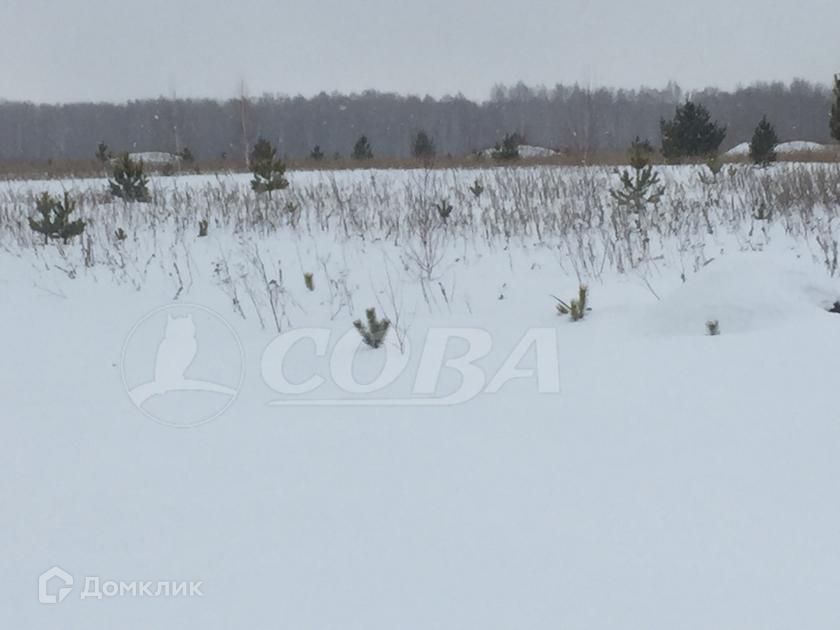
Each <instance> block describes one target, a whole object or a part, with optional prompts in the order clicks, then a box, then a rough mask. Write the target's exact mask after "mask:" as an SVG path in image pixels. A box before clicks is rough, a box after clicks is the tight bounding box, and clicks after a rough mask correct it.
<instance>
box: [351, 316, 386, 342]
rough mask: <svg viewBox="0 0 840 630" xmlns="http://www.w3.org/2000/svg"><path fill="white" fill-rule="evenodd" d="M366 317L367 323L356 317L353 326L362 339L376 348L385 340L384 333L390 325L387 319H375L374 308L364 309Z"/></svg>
mask: <svg viewBox="0 0 840 630" xmlns="http://www.w3.org/2000/svg"><path fill="white" fill-rule="evenodd" d="M365 317H366V318H367V325H365V324H363V323H362V320H360V319H357V320H356V321H355V322H353V326H354V327H355V328H356V330H358V331H359V334H360V335H361V336H362V340H363V341H364V342H365V343H366V344H367V345H368V346H370V347H371V348H378V347H380V346H381V345H382V343H383V342H384V341H385V335H387V334H388V329H389V328H390V327H391V322H390V321H388V320H387V319H377V318H376V309H373V308H369V309H367V311H365Z"/></svg>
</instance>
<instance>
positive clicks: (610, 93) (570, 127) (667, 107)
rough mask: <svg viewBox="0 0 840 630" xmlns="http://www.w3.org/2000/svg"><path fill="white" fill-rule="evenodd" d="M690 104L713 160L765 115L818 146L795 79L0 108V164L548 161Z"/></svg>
mask: <svg viewBox="0 0 840 630" xmlns="http://www.w3.org/2000/svg"><path fill="white" fill-rule="evenodd" d="M688 97H690V99H691V101H692V102H695V103H697V104H700V105H703V106H704V107H705V108H707V109H708V110H709V111H712V112H713V113H714V116H715V118H716V119H717V120H720V121H723V122H724V123H725V125H726V128H727V133H726V137H725V140H724V143H723V146H722V147H721V148H722V149H723V150H725V149H727V148H729V147H730V146H734V145H735V144H738V143H740V142H745V141H749V140H750V139H751V137H752V135H753V132H754V130H755V125H756V121H757V120H759V119H761V118H762V116H765V115H766V116H767V117H768V118H769V119H771V120H772V121H773V124H774V127H775V130H776V133H777V134H778V136H779V138H781V140H783V141H784V140H811V141H815V142H828V141H830V133H829V126H828V120H829V115H830V112H831V108H832V90H831V88H829V87H828V86H825V85H821V84H814V83H810V82H807V81H803V80H794V81H792V82H791V83H789V84H783V83H768V84H756V85H752V86H749V87H742V88H738V89H736V90H732V91H724V90H718V89H713V88H709V89H705V90H702V91H696V92H692V93H690V94H688V93H686V92H684V91H683V90H682V89H680V87H679V86H678V85H677V84H675V83H669V84H668V85H667V86H666V87H665V88H663V89H650V88H642V89H637V90H617V89H608V88H598V89H588V88H586V87H583V86H579V85H574V86H563V85H557V86H555V87H553V88H546V87H529V86H526V85H524V84H522V83H519V84H517V85H514V86H496V87H494V88H493V90H492V91H491V95H490V98H489V99H488V100H486V101H483V102H475V101H472V100H469V99H467V98H465V97H463V96H460V95H458V96H449V97H444V98H440V99H435V98H431V97H428V96H427V97H417V96H401V95H397V94H391V93H381V92H375V91H366V92H363V93H360V94H351V95H342V94H326V93H322V94H319V95H317V96H314V97H311V98H304V97H302V96H296V97H285V96H262V97H259V98H244V97H242V98H235V99H230V100H227V101H215V100H210V99H162V98H161V99H153V100H138V101H130V102H128V103H123V104H108V103H74V104H63V105H43V104H34V103H26V102H8V101H0V161H47V160H83V159H92V158H93V156H94V154H95V152H96V151H97V145H98V143H100V142H101V143H105V144H107V145H108V146H109V147H112V148H113V149H114V150H116V151H138V152H139V151H168V152H171V153H181V152H183V151H184V149H185V148H189V150H190V152H191V154H192V155H193V156H195V159H197V160H202V161H214V162H215V161H223V162H229V163H230V164H231V166H234V165H242V164H245V163H247V161H248V156H249V153H250V151H251V148H252V147H253V146H254V144H255V143H256V141H257V140H258V139H259V138H266V139H268V140H269V141H270V142H271V143H272V145H273V146H275V147H276V148H277V152H278V154H279V155H280V156H282V157H283V158H291V159H297V158H307V157H311V156H313V155H316V156H317V157H318V159H332V158H335V157H351V155H353V154H354V152H357V151H358V150H360V148H359V147H358V146H356V145H357V144H358V142H359V139H360V137H362V136H364V138H365V142H366V143H369V146H370V147H373V150H375V152H376V156H377V157H409V156H411V155H417V154H418V151H417V143H418V133H419V132H420V131H422V132H423V133H424V135H425V136H426V137H425V138H421V139H420V142H421V143H425V142H427V141H428V142H430V143H433V144H434V148H435V151H436V153H437V154H438V155H453V156H461V155H465V154H468V153H471V152H473V151H478V150H482V149H486V148H488V147H493V146H497V147H498V146H499V144H500V142H502V141H503V139H504V138H505V137H506V136H507V135H509V134H516V136H517V138H520V139H522V140H524V142H525V143H528V144H534V145H539V146H544V147H550V148H554V149H557V150H560V151H567V152H574V153H586V152H593V153H594V152H603V151H624V150H625V149H626V147H627V146H629V145H630V144H631V143H632V142H633V140H634V139H635V138H636V137H637V136H641V137H642V138H658V137H659V136H660V131H661V130H660V122H661V120H662V119H665V118H670V117H672V116H673V115H674V111H675V107H676V106H677V105H679V104H680V103H683V102H685V100H686V98H688Z"/></svg>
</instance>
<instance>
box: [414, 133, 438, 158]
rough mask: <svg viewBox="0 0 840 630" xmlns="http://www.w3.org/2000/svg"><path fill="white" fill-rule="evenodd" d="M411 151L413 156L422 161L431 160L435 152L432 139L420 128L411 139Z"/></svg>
mask: <svg viewBox="0 0 840 630" xmlns="http://www.w3.org/2000/svg"><path fill="white" fill-rule="evenodd" d="M411 153H412V155H413V156H414V157H415V158H417V159H418V160H423V161H424V162H428V161H430V160H433V159H434V157H435V155H436V154H437V149H436V148H435V142H434V140H432V139H431V138H430V137H429V134H427V133H426V132H425V131H423V130H422V129H421V130H420V131H418V132H417V133H416V134H415V135H414V137H413V138H412V139H411Z"/></svg>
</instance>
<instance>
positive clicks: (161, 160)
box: [128, 151, 181, 166]
mask: <svg viewBox="0 0 840 630" xmlns="http://www.w3.org/2000/svg"><path fill="white" fill-rule="evenodd" d="M128 157H130V158H131V159H132V160H134V161H135V162H143V164H147V165H149V166H164V165H167V164H178V162H180V161H181V157H180V156H178V155H174V154H172V153H165V152H162V151H145V152H140V153H129V154H128Z"/></svg>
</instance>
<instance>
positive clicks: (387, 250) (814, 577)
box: [0, 164, 840, 630]
mask: <svg viewBox="0 0 840 630" xmlns="http://www.w3.org/2000/svg"><path fill="white" fill-rule="evenodd" d="M660 171H661V172H662V175H663V180H664V183H665V185H666V193H665V196H664V198H663V199H662V201H661V202H660V203H659V204H658V205H657V206H656V207H654V206H652V205H651V206H649V207H648V208H647V210H646V211H645V212H644V213H642V214H641V215H637V214H635V213H631V212H628V211H626V210H624V209H621V208H618V207H616V206H615V204H614V202H613V201H612V200H611V198H610V196H609V188H610V187H611V186H614V185H615V184H616V182H617V176H616V175H615V174H614V173H613V172H612V171H611V170H609V169H601V168H590V169H583V168H542V167H541V168H522V169H515V168H496V169H488V170H474V171H468V170H459V171H429V172H424V171H356V172H337V173H324V172H321V173H291V174H290V175H289V179H290V181H291V186H290V188H289V189H288V190H286V191H283V192H280V193H275V195H274V196H273V198H272V199H271V200H268V199H267V198H259V199H258V198H256V197H255V196H254V195H253V194H252V193H250V191H249V190H248V182H247V178H245V177H243V176H203V177H198V176H195V177H184V178H161V179H154V180H153V182H152V186H153V189H154V201H153V203H151V204H147V205H143V204H140V205H125V204H123V203H122V202H116V203H115V202H112V201H110V200H109V199H108V197H107V195H105V194H104V190H105V182H104V181H94V180H88V181H68V182H11V183H7V184H4V185H3V187H2V188H0V295H2V296H3V300H4V308H3V311H2V317H3V322H2V323H3V326H2V328H1V329H0V349H2V356H3V360H2V362H1V363H0V394H2V400H3V403H4V407H3V408H4V409H5V413H4V414H3V416H4V418H5V422H4V428H5V435H4V439H3V440H2V442H0V465H2V467H3V475H2V477H1V478H0V479H1V480H0V501H2V515H3V519H2V523H3V525H2V530H0V531H2V536H0V557H2V558H3V559H4V560H6V562H4V565H3V566H4V568H5V571H3V572H2V574H1V576H0V593H2V595H0V628H10V629H11V628H15V629H17V628H20V629H30V628H33V629H34V628H37V629H41V628H43V629H47V628H68V629H69V628H79V629H82V628H84V629H86V630H88V629H95V628H103V629H105V628H107V629H109V630H110V629H113V628H120V629H135V628H136V629H141V628H142V629H147V628H179V629H183V628H201V629H202V630H204V629H211V628H218V629H229V628H249V629H250V628H254V629H257V628H312V629H316V628H317V629H321V628H341V629H351V628H359V629H360V630H361V629H364V630H370V629H378V628H382V629H389V630H390V629H393V628H417V629H418V630H419V629H424V630H425V629H428V628H440V629H453V630H455V629H457V630H461V629H465V628H482V629H491V628H498V629H509V628H523V629H525V628H529V629H530V628H546V629H548V628H552V629H553V628H586V629H589V628H615V629H622V630H623V629H634V628H638V629H640V630H641V629H645V630H656V629H663V630H665V629H667V630H672V629H673V628H680V629H707V628H716V629H724V628H732V629H736V628H737V629H739V630H741V629H745V628H756V629H759V628H760V629H762V630H766V629H773V628H778V629H782V628H784V629H788V628H797V629H798V628H811V629H816V628H836V627H837V626H838V624H840V607H838V605H837V601H838V593H840V572H838V570H837V567H838V566H839V565H840V537H838V535H837V532H838V531H840V504H839V503H838V502H837V500H836V494H837V492H836V490H837V480H838V479H840V456H838V454H839V453H838V452H839V451H840V405H838V395H837V389H835V388H836V386H837V382H838V348H840V315H837V314H832V313H829V312H827V309H828V308H829V307H830V306H831V305H832V304H833V303H834V302H835V301H836V300H838V299H840V281H838V278H837V276H836V272H837V242H838V240H840V226H838V212H840V168H839V167H838V166H837V165H813V166H805V165H794V164H784V165H777V166H774V167H773V168H771V169H767V170H755V169H752V168H749V167H746V166H732V167H726V168H724V170H723V171H722V172H721V174H720V175H719V176H718V178H717V180H715V181H712V180H711V178H710V176H709V175H708V174H706V173H704V172H703V171H702V170H701V169H700V168H699V167H669V168H662V169H660ZM701 176H702V178H701ZM476 181H478V182H479V183H480V184H481V186H482V187H483V192H482V193H481V195H480V196H475V195H474V194H473V193H472V192H470V190H469V187H470V186H471V185H473V184H474V183H475V182H476ZM62 189H67V190H70V191H71V192H72V193H73V194H74V195H75V196H76V197H77V198H78V199H79V214H80V216H82V217H83V218H85V219H86V220H87V221H88V226H87V229H86V231H85V234H84V235H83V236H82V237H81V238H79V239H75V240H73V241H71V242H70V243H69V244H67V245H62V244H61V243H60V242H59V243H52V242H51V243H50V244H49V245H46V246H44V245H43V244H42V241H40V239H39V238H38V237H37V235H35V234H33V233H31V231H30V230H29V227H28V226H27V225H26V222H25V221H26V217H27V216H28V215H29V214H31V213H32V208H33V207H34V195H35V194H37V193H39V192H41V191H42V190H51V191H53V192H59V191H61V190H62ZM443 200H448V201H449V203H451V205H452V207H453V210H452V213H451V215H450V216H449V218H448V219H447V220H446V221H443V220H442V219H441V218H440V216H439V214H438V211H437V209H436V207H435V204H439V203H440V202H441V201H443ZM201 220H207V221H208V223H209V228H208V235H207V236H206V237H201V238H200V237H199V236H198V232H199V221H201ZM118 229H121V230H122V231H123V232H124V233H125V235H126V238H125V239H124V240H120V239H118V238H117V236H116V234H115V232H116V230H118ZM305 273H311V274H312V284H313V287H312V288H313V290H309V289H308V288H307V286H306V284H305V281H304V274H305ZM581 283H586V284H587V285H588V287H589V305H590V306H591V311H589V312H587V314H586V317H585V318H584V319H583V321H578V322H571V321H570V320H569V318H568V316H565V317H564V316H560V315H558V314H557V311H556V309H555V299H554V298H553V297H552V296H557V297H560V298H562V299H563V300H569V299H570V298H572V297H574V296H575V295H576V293H577V291H578V287H579V285H580V284H581ZM368 307H375V308H376V311H377V314H378V315H380V316H387V317H388V318H389V319H390V320H391V322H392V327H391V330H390V331H389V333H388V337H387V341H386V347H385V348H383V349H379V350H370V349H360V350H359V351H358V352H357V353H356V355H355V357H354V358H353V360H352V365H348V364H350V363H351V362H350V360H349V359H348V358H347V355H346V354H342V352H341V348H340V347H337V346H340V345H341V344H340V342H339V339H341V338H342V336H343V335H345V334H346V333H348V332H349V333H351V334H350V336H348V337H347V339H352V340H355V339H356V336H355V331H353V325H352V322H353V321H354V320H356V319H359V318H361V319H364V316H365V309H366V308H368ZM708 320H717V321H718V322H719V326H720V335H719V336H709V335H708V334H707V329H706V322H707V321H708ZM304 329H306V330H307V331H308V332H305V333H302V332H301V331H303V330H304ZM447 329H448V332H446V331H447ZM441 331H444V332H443V333H442V332H441ZM444 333H445V334H444ZM295 334H299V335H309V337H306V338H303V339H302V340H301V341H299V342H298V343H297V344H295V345H294V346H292V347H290V348H289V352H288V353H287V355H285V357H284V355H283V353H282V343H283V340H286V341H289V340H291V339H292V337H291V335H295ZM446 334H448V335H449V336H450V337H451V340H450V343H449V344H445V343H443V342H442V341H441V339H445V336H446ZM319 335H321V336H326V335H328V336H329V341H328V342H325V344H324V347H319V346H318V343H317V340H318V339H321V337H320V336H319ZM529 335H532V336H531V337H529ZM523 339H525V340H528V339H532V340H533V339H536V341H535V343H533V344H530V345H527V344H526V345H523V344H522V340H523ZM442 344H443V345H442ZM482 344H485V345H484V347H482ZM488 344H489V345H488ZM443 346H445V347H443ZM522 348H525V349H527V352H524V353H522V355H521V356H517V349H522ZM438 351H440V352H441V354H440V355H439V356H438V355H436V354H435V353H436V352H438ZM473 351H475V353H476V354H477V355H481V356H480V358H478V359H476V360H475V361H472V357H468V360H467V361H461V362H459V361H458V357H459V356H461V355H464V354H465V353H467V354H469V353H470V352H473ZM435 356H438V358H439V359H440V361H437V362H436V361H434V360H431V359H429V357H432V358H434V357H435ZM511 356H513V358H514V359H515V360H517V361H518V359H521V361H518V363H519V369H520V370H521V371H520V372H513V371H511V370H512V369H513V368H512V367H511V365H512V364H511V363H510V361H509V359H510V357H511ZM163 359H166V360H167V361H165V362H164V363H165V365H164V364H162V363H161V361H162V360H163ZM425 359H429V361H428V362H424V360H425ZM402 360H404V361H405V363H406V367H405V370H404V371H403V372H401V373H400V374H399V375H398V376H397V377H396V378H395V379H394V381H393V383H390V384H387V385H385V386H383V387H380V388H376V390H375V391H373V392H368V393H362V392H353V391H350V390H352V389H353V384H352V380H353V378H354V376H353V375H354V374H355V379H356V380H357V381H358V382H361V383H369V382H371V381H374V380H375V379H376V378H377V375H378V373H379V372H380V370H381V368H382V367H383V365H388V366H390V365H396V364H397V363H399V362H400V361H402ZM386 361H387V362H388V363H386ZM179 362H180V364H181V365H180V367H178V366H176V368H177V369H174V371H173V370H172V365H174V364H177V363H179ZM331 362H332V364H333V365H331ZM465 362H466V363H470V362H471V365H474V366H475V370H472V371H471V370H470V369H469V367H465V365H464V364H465ZM438 364H439V365H443V367H442V369H441V370H440V379H439V380H435V379H432V380H433V381H434V382H433V383H432V387H431V388H430V389H429V388H426V389H424V388H423V387H419V386H418V384H417V383H418V380H419V381H424V379H425V380H428V379H426V375H427V373H428V370H427V367H428V366H429V365H431V366H433V367H434V366H435V365H438ZM552 366H553V369H552ZM181 368H183V369H181ZM351 368H352V369H353V370H354V372H352V373H350V369H351ZM506 368H507V371H506ZM387 369H390V368H387ZM387 369H386V372H387ZM433 371H434V370H433ZM462 372H463V374H462ZM499 374H506V375H507V376H508V377H512V376H519V377H520V378H509V379H508V380H507V381H506V382H504V383H503V384H501V385H500V386H499V387H497V388H495V389H497V390H498V391H488V390H493V389H494V387H492V385H493V380H494V377H496V376H497V375H499ZM181 377H186V379H189V380H190V381H195V382H199V381H200V382H201V383H204V386H206V387H205V389H204V390H202V389H201V387H203V386H197V389H196V388H192V389H190V388H188V387H180V388H179V387H177V385H178V379H179V378H181ZM313 377H315V378H318V377H320V381H319V385H320V386H319V387H317V388H315V389H313V391H311V392H308V393H298V394H294V393H291V390H292V389H294V386H295V385H300V384H301V383H304V382H309V379H311V378H313ZM540 377H543V378H540ZM167 379H168V380H167ZM475 379H479V381H480V385H481V387H479V389H480V390H481V391H480V392H478V393H476V392H471V395H469V396H465V400H464V401H463V402H461V403H460V404H455V405H449V404H437V403H436V401H439V400H440V399H441V398H444V397H446V396H449V395H453V394H458V393H463V392H464V391H465V388H466V386H465V382H466V381H469V382H471V383H472V382H475ZM162 380H165V381H166V383H169V384H170V385H172V387H169V388H168V389H167V388H163V390H165V391H163V390H162V391H159V392H157V394H156V395H150V396H149V397H147V398H145V399H144V400H142V401H140V398H141V397H139V396H138V395H137V391H139V390H138V388H142V387H143V386H144V384H146V383H147V382H149V381H154V382H155V383H159V382H161V381H162ZM497 380H498V379H497ZM554 380H556V381H557V382H558V383H559V388H557V387H554V386H553V385H554ZM284 381H288V383H285V384H284ZM208 383H209V384H210V385H208ZM348 383H349V385H348ZM211 385H212V387H211ZM214 387H215V388H216V389H213V388H214ZM284 388H285V390H284ZM359 389H361V388H359ZM286 390H288V391H286ZM230 391H233V392H234V393H235V394H236V395H235V396H234V395H232V394H231V393H230ZM130 392H134V394H133V396H134V397H132V395H130ZM334 400H340V401H342V402H340V403H337V404H329V403H330V401H334ZM138 401H140V402H138ZM135 402H138V404H139V405H140V407H138V406H137V405H135ZM277 402H281V403H283V404H273V403H277ZM172 425H174V426H172ZM187 425H196V426H193V427H192V428H185V427H186V426H187ZM53 567H59V568H60V569H62V570H63V571H65V572H66V573H67V575H64V574H55V575H57V577H54V579H51V580H50V581H49V583H48V584H47V585H46V586H45V594H46V595H47V596H50V595H57V593H58V592H59V589H60V588H61V586H62V584H65V585H66V586H68V587H69V584H67V576H68V575H69V576H72V580H73V583H72V587H71V590H69V591H66V593H67V595H66V598H65V599H64V600H63V601H61V602H56V603H54V604H49V603H46V604H45V603H40V602H39V576H40V575H42V574H43V573H44V572H45V571H48V570H49V569H51V568H53ZM62 580H63V582H62ZM120 582H122V583H123V585H122V586H121V585H120ZM189 582H193V583H198V582H200V585H199V586H198V589H197V591H199V592H200V595H199V594H198V593H194V594H193V596H188V595H185V594H184V592H182V590H183V589H182V587H183V585H184V584H186V583H189ZM159 583H166V589H165V590H164V588H163V586H162V585H161V584H159ZM173 583H175V585H173ZM176 585H177V586H176ZM97 586H98V587H99V589H100V591H102V595H103V596H102V597H101V598H98V597H96V596H95V595H96V592H97V591H96V587H97ZM176 588H177V590H176ZM115 589H116V590H115ZM86 591H87V592H86ZM175 592H177V593H178V596H173V594H174V593H175ZM186 592H187V593H188V590H187V591H186ZM150 593H151V594H150ZM42 594H43V593H42ZM56 599H58V598H57V597H56Z"/></svg>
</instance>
